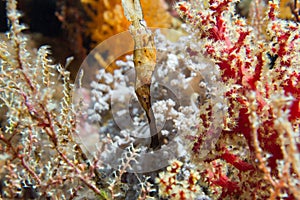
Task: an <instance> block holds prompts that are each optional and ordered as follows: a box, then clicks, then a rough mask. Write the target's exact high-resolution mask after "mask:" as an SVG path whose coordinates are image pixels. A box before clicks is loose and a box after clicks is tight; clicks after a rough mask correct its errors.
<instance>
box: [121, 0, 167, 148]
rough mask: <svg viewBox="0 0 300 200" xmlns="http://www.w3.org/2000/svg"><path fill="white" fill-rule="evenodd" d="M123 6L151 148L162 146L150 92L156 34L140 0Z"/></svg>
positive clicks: (138, 94) (127, 1)
mask: <svg viewBox="0 0 300 200" xmlns="http://www.w3.org/2000/svg"><path fill="white" fill-rule="evenodd" d="M122 6H123V9H124V14H125V17H126V18H127V20H128V21H130V22H131V26H130V27H129V30H130V33H131V35H132V37H133V40H134V52H133V62H134V67H135V73H136V79H135V93H136V95H137V97H138V100H139V103H140V104H141V106H142V107H143V109H144V110H145V112H146V116H147V119H148V123H149V127H150V133H151V144H150V148H151V149H157V148H159V147H160V142H161V133H160V132H157V128H156V123H155V117H154V113H153V110H152V108H151V94H150V87H151V79H152V74H153V72H154V70H155V66H156V49H155V45H154V36H153V34H152V32H151V30H149V29H148V28H147V25H146V22H145V21H144V19H143V11H142V7H141V4H140V1H139V0H122Z"/></svg>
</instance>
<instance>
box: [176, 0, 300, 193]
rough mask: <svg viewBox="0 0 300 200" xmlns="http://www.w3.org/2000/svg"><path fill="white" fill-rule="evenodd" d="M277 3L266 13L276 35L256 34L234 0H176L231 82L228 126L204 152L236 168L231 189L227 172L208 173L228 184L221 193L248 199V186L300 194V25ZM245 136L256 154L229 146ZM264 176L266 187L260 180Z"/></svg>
mask: <svg viewBox="0 0 300 200" xmlns="http://www.w3.org/2000/svg"><path fill="white" fill-rule="evenodd" d="M277 6H278V5H277V4H275V3H269V8H268V12H267V13H266V16H265V19H264V20H265V23H266V24H267V31H266V32H267V34H268V37H267V38H270V39H261V40H257V39H256V38H255V34H253V30H252V28H251V27H250V26H247V25H246V23H245V22H244V20H243V19H240V18H237V17H236V16H235V15H234V10H233V4H232V2H231V1H230V0H229V1H227V0H224V1H219V0H211V1H209V6H204V5H202V4H199V3H197V4H196V2H193V1H192V3H191V4H189V3H186V2H181V3H178V11H179V12H180V14H181V16H182V17H183V18H184V19H186V21H187V22H188V23H189V24H191V25H192V26H193V27H194V29H193V30H194V31H198V33H199V35H198V39H199V40H202V41H203V43H202V45H201V46H200V52H201V53H203V54H204V55H206V56H207V57H209V58H210V59H211V60H213V61H214V62H215V63H216V64H217V65H218V66H219V67H220V69H221V71H222V80H223V81H224V82H225V83H226V84H227V92H226V93H225V97H226V98H227V100H228V107H229V109H228V113H227V116H226V118H224V124H225V127H226V128H225V130H223V132H222V137H221V138H222V139H220V140H219V142H218V143H219V144H218V145H217V149H216V150H217V152H218V153H217V152H213V154H211V155H210V157H209V158H207V159H204V161H207V162H210V163H213V162H212V161H213V160H217V159H219V158H221V159H222V160H225V161H226V163H228V164H231V165H232V166H234V168H235V169H237V170H238V172H237V175H238V177H239V181H238V182H236V187H235V188H233V189H230V187H229V185H228V184H229V183H230V182H231V181H230V180H228V176H226V175H225V176H223V178H222V179H223V181H221V179H219V181H218V182H216V181H213V180H212V179H211V178H210V177H209V176H208V174H207V176H208V177H207V182H208V183H209V184H211V185H218V186H220V187H221V188H222V190H221V196H220V197H221V198H224V197H228V196H231V195H234V194H236V195H240V198H242V199H244V198H246V194H247V193H248V194H247V195H251V196H253V197H255V198H258V199H259V198H271V199H275V198H278V197H281V198H284V197H289V198H291V199H293V198H294V199H296V198H299V192H298V191H297V189H296V188H298V187H299V178H300V177H299V172H298V171H299V150H300V144H299V140H298V138H299V117H300V108H299V101H300V98H299V92H300V91H299V89H300V86H299V84H300V83H299V78H300V74H299V51H300V49H299V42H300V39H299V25H298V24H296V23H294V22H289V21H283V20H280V19H278V18H277V8H278V7H277ZM192 7H193V8H195V7H197V8H198V9H191V8H192ZM226 129H227V130H226ZM240 135H242V138H245V140H246V142H247V144H248V147H249V151H250V153H249V155H248V156H246V157H243V156H242V157H241V158H238V157H237V155H235V154H234V153H233V151H231V150H228V148H227V146H226V145H231V142H232V139H229V138H232V137H233V138H235V137H236V136H240ZM199 137H202V136H199ZM198 147H199V145H198V144H197V142H195V143H194V148H193V151H194V153H197V152H198V151H201V149H198ZM196 157H197V156H196ZM255 158H256V159H255ZM242 159H246V160H247V162H244V161H243V160H242ZM222 166H224V167H225V166H227V165H226V164H223V165H222ZM253 173H254V174H256V175H253ZM260 173H263V174H261V175H259V174H260ZM245 174H252V175H251V176H252V177H249V175H247V176H245ZM257 175H258V176H257ZM224 178H225V179H224ZM262 179H264V180H265V183H264V185H265V186H264V187H263V186H262V185H260V184H258V181H263V180H262ZM226 180H227V181H226ZM220 181H221V182H223V183H222V184H220V183H221V182H220ZM224 181H225V182H224ZM226 182H228V184H225V183H226ZM246 184H248V185H250V187H251V188H249V187H246Z"/></svg>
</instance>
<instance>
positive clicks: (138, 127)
mask: <svg viewBox="0 0 300 200" xmlns="http://www.w3.org/2000/svg"><path fill="white" fill-rule="evenodd" d="M124 2H125V1H124ZM127 2H129V1H127ZM132 2H137V1H136V0H135V1H132ZM155 2H156V1H155ZM161 2H162V1H161ZM82 3H83V4H84V5H86V6H87V7H86V9H87V10H89V9H91V8H93V5H94V6H95V9H96V7H97V6H96V4H97V3H99V4H100V3H101V4H103V5H104V7H101V9H102V8H105V9H107V10H109V9H111V10H109V12H107V13H106V14H103V16H102V15H101V14H99V13H97V15H95V16H94V18H93V17H91V18H93V19H92V20H91V22H90V23H89V25H88V26H92V28H90V30H89V31H91V32H89V33H88V34H95V35H94V36H95V37H96V36H97V37H98V38H99V37H105V38H107V37H108V36H107V35H104V34H103V35H101V34H100V33H97V34H98V35H97V34H96V32H95V29H96V27H95V26H94V25H95V20H96V19H97V17H99V16H100V15H101V16H100V18H101V19H102V20H104V21H105V23H108V22H109V17H108V16H107V15H108V14H109V13H114V14H115V15H120V16H121V15H122V18H118V19H120V20H121V19H122V20H121V21H123V22H125V23H126V24H127V25H126V27H128V25H129V23H128V22H127V21H126V17H127V18H128V16H126V17H125V16H124V15H123V11H124V10H123V9H122V7H121V6H122V4H121V1H120V2H117V1H116V2H115V1H111V2H110V1H106V0H103V1H99V2H98V1H87V0H86V1H82ZM110 3H113V5H116V6H112V5H111V4H110ZM236 3H237V2H236V1H234V0H203V1H198V0H190V1H182V2H177V3H176V4H175V5H174V9H175V10H176V12H177V15H178V16H179V17H180V18H181V19H182V21H183V23H182V24H181V27H180V28H178V29H180V31H175V30H167V31H166V30H164V29H157V30H156V31H153V30H151V31H153V32H152V33H151V34H153V35H154V38H153V39H154V46H155V47H153V48H155V51H156V63H155V71H154V72H153V75H152V77H151V79H152V80H151V81H152V82H151V104H152V105H151V108H152V111H153V113H154V118H155V123H156V128H157V131H159V133H160V134H161V137H159V140H160V141H159V146H158V147H157V145H156V146H155V147H156V148H149V144H151V139H152V138H151V136H150V134H151V130H150V129H151V128H149V125H148V122H149V119H147V111H146V112H145V111H144V110H143V108H142V106H141V105H140V103H141V102H143V101H141V100H139V99H138V97H139V96H138V94H136V93H135V82H136V79H135V73H143V72H141V71H135V67H136V65H135V64H136V63H135V61H136V60H135V59H136V57H134V56H133V55H131V54H130V53H129V54H127V55H126V56H124V59H119V58H118V59H119V60H117V61H116V62H114V65H115V67H114V69H113V70H106V69H104V68H103V69H98V70H97V72H94V71H93V72H92V74H93V78H92V81H90V82H89V83H88V86H85V85H84V84H86V83H84V82H83V83H82V85H81V82H80V83H78V85H75V86H74V85H73V84H71V81H70V78H69V72H68V71H66V70H65V69H64V67H62V66H61V65H54V64H53V62H52V60H51V59H50V58H49V56H48V55H49V54H50V51H49V47H47V46H42V47H40V48H39V49H38V50H37V51H34V50H32V49H31V47H30V45H29V43H28V40H30V39H31V38H30V37H27V36H26V35H24V34H23V33H22V31H23V30H24V29H25V26H24V25H22V24H20V22H19V18H20V16H21V15H20V13H19V12H18V11H17V10H16V4H17V2H16V1H15V0H7V8H6V9H7V17H8V19H9V25H10V30H9V31H8V32H7V34H6V39H5V40H3V41H0V67H1V69H0V84H1V87H0V97H1V101H0V104H1V112H3V110H4V112H5V113H6V114H5V118H4V120H2V118H1V129H0V153H1V154H0V166H1V167H0V199H1V198H3V199H116V200H119V199H120V200H122V199H130V200H131V199H145V200H148V199H161V200H165V199H176V200H189V199H197V200H200V199H201V200H209V199H241V200H244V199H245V200H247V199H262V200H263V199H273V200H275V199H287V200H288V199H289V200H293V199H300V191H299V188H300V153H299V151H300V130H299V128H300V127H299V124H300V123H299V120H300V74H299V70H300V68H299V66H300V28H299V27H300V26H299V23H298V22H297V21H298V20H299V15H298V14H299V13H298V10H297V5H298V4H297V2H292V3H294V4H297V5H294V4H293V5H291V8H293V9H294V10H292V11H293V12H292V15H291V16H290V19H289V20H283V19H279V18H278V9H279V5H278V3H276V2H273V1H270V2H269V3H268V5H267V6H265V7H264V8H263V9H262V8H260V5H263V3H264V2H262V1H259V0H258V1H255V2H254V3H252V4H251V8H252V9H250V11H249V12H252V14H253V15H258V14H260V16H259V17H260V19H261V21H260V22H259V23H257V21H255V20H248V21H247V19H244V18H242V17H240V16H239V15H238V14H237V13H236V11H235V8H236ZM88 5H89V6H88ZM136 5H137V4H136ZM144 5H146V7H147V8H149V5H148V4H147V3H145V2H144V3H143V1H141V6H142V8H143V6H144ZM155 5H156V4H155ZM157 5H159V4H157ZM123 6H124V5H123ZM124 7H125V6H124ZM97 8H98V7H97ZM116 8H118V9H116ZM99 9H100V8H99ZM127 9H128V8H127ZM160 9H162V8H160ZM125 10H126V9H125ZM133 10H134V9H133ZM137 10H138V9H135V11H137ZM92 14H93V13H92V12H90V13H89V15H91V16H92ZM125 14H126V13H125ZM164 15H167V14H164ZM166 18H168V20H170V15H167V17H166ZM249 18H250V17H249ZM145 19H146V21H147V20H148V19H149V16H147V17H145ZM168 20H166V19H165V20H162V21H163V22H164V23H167V22H166V21H168ZM170 21H171V20H170ZM123 22H122V23H123ZM114 23H119V22H118V21H114ZM102 25H103V24H102ZM102 25H101V26H100V25H99V26H100V29H101V31H103V30H104V27H106V28H107V26H102ZM111 26H112V27H113V26H114V24H111ZM116 26H118V27H119V26H123V25H120V24H118V25H116ZM124 26H125V25H124ZM148 26H149V24H148ZM145 27H146V26H144V28H145ZM149 27H150V26H149ZM132 28H133V29H134V28H136V30H135V31H137V33H138V32H139V28H142V27H140V26H137V27H131V30H132ZM92 29H93V30H92ZM102 29H103V30H102ZM114 31H115V30H113V31H112V32H114ZM147 31H150V29H149V30H148V29H147ZM104 32H105V31H104ZM176 32H177V33H176ZM105 33H107V32H105ZM99 34H100V35H99ZM175 34H178V35H180V37H179V38H178V39H176V40H173V39H172V40H171V39H170V38H169V37H170V35H175ZM137 35H138V34H137ZM132 37H133V40H136V41H135V42H138V41H137V40H138V38H137V37H136V35H134V34H133V35H132ZM94 39H95V38H94ZM95 41H97V39H95ZM148 50H149V51H151V49H148ZM126 53H128V52H126ZM143 56H147V55H143ZM95 60H96V61H99V59H98V60H97V59H95ZM85 70H86V69H85V68H84V69H83V70H82V72H83V73H82V74H80V75H79V76H78V77H79V80H81V79H82V80H84V78H82V77H85V73H86V71H85ZM138 75H139V74H138ZM148 83H149V82H148ZM76 84H77V82H76ZM72 100H73V101H72ZM92 133H93V134H92ZM78 135H80V136H82V138H83V140H82V141H80V140H78ZM82 138H81V139H82ZM93 142H95V144H96V143H97V145H95V144H94V143H93ZM86 144H88V145H90V146H92V148H89V147H88V145H86ZM150 146H151V145H150ZM86 147H88V149H89V150H90V151H87V150H86ZM91 149H93V150H92V151H91Z"/></svg>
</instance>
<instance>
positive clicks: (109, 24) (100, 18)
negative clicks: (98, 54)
mask: <svg viewBox="0 0 300 200" xmlns="http://www.w3.org/2000/svg"><path fill="white" fill-rule="evenodd" d="M81 2H82V4H83V6H84V8H85V11H86V12H87V15H88V16H89V17H90V21H89V22H88V23H87V27H88V32H87V34H88V35H89V36H90V37H91V39H92V41H94V42H96V43H98V42H101V41H104V40H105V39H107V38H109V37H110V36H113V35H115V34H117V33H120V32H122V31H126V30H128V27H129V25H130V23H129V22H128V21H127V19H126V18H125V16H124V14H123V8H122V5H121V0H110V1H109V0H81ZM141 4H142V7H143V12H144V18H145V21H146V22H147V24H148V26H149V27H160V28H168V27H170V26H171V22H172V17H171V15H170V14H169V13H168V12H167V11H166V8H167V6H166V3H165V2H164V1H163V0H153V1H147V0H141Z"/></svg>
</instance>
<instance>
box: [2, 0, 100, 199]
mask: <svg viewBox="0 0 300 200" xmlns="http://www.w3.org/2000/svg"><path fill="white" fill-rule="evenodd" d="M7 11H8V12H7V16H8V19H9V21H10V31H9V32H8V33H7V40H6V41H7V42H4V41H1V43H0V67H1V72H0V77H1V78H0V85H1V89H0V98H1V106H2V107H6V108H7V114H6V117H7V119H6V123H5V124H4V127H1V130H0V152H1V160H2V161H3V162H2V164H3V163H4V166H1V168H2V170H1V182H3V183H2V186H1V197H3V198H6V199H7V198H11V199H19V198H24V199H29V198H30V199H32V198H42V199H43V198H44V199H46V198H59V199H65V198H75V197H76V196H78V195H80V193H81V192H82V191H83V190H84V188H89V189H91V190H89V191H90V194H92V195H93V193H94V194H98V195H100V194H101V191H100V189H99V188H98V186H97V184H96V181H97V180H99V176H98V174H97V171H94V170H92V169H96V168H99V166H98V162H97V160H95V161H93V162H92V163H90V162H89V161H87V160H86V155H85V154H84V153H83V152H82V150H81V148H80V147H79V145H78V144H77V143H75V141H74V139H73V136H72V135H73V134H74V133H75V129H76V118H75V114H74V107H73V105H72V102H71V88H72V85H71V84H70V80H69V72H67V71H65V70H64V69H63V67H62V66H60V65H53V64H52V63H51V60H50V59H49V57H48V55H49V50H48V47H45V46H44V47H41V48H40V49H39V50H38V52H37V55H35V54H34V53H31V54H29V51H28V50H27V48H28V46H27V37H26V36H25V35H23V34H22V31H23V30H24V28H25V26H24V25H22V24H20V23H19V17H20V13H19V12H18V11H17V10H16V1H14V0H11V1H7ZM30 52H32V51H30ZM60 79H62V81H61V80H60ZM55 93H62V95H61V97H55ZM91 191H93V192H91ZM87 196H88V195H87ZM94 196H95V195H94Z"/></svg>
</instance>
